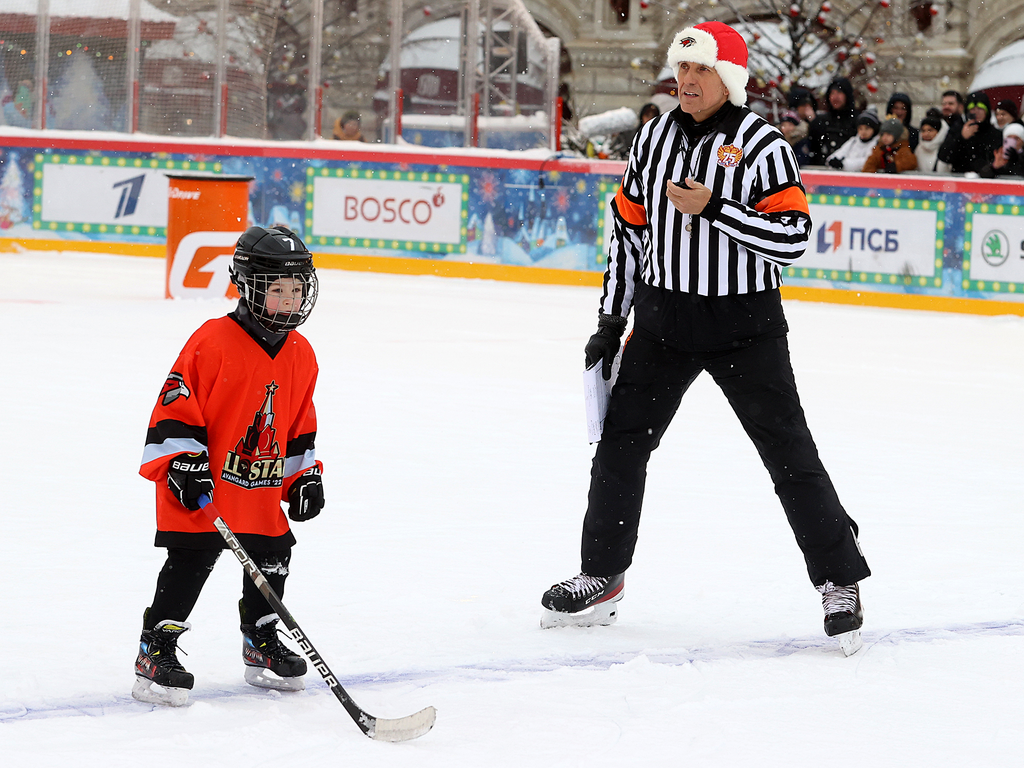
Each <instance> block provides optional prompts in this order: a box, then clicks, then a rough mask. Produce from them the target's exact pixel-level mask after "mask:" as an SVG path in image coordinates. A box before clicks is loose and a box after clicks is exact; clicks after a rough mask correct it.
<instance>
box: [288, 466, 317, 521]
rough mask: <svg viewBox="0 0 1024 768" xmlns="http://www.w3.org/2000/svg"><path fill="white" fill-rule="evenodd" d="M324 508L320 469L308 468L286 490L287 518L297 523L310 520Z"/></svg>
mask: <svg viewBox="0 0 1024 768" xmlns="http://www.w3.org/2000/svg"><path fill="white" fill-rule="evenodd" d="M323 508H324V484H323V482H322V481H321V480H320V467H310V468H309V469H307V470H306V471H305V472H303V473H302V476H301V477H299V479H298V480H296V481H295V482H294V483H292V487H291V488H290V489H289V490H288V517H290V518H291V519H292V520H294V521H295V522H297V523H301V522H304V521H306V520H312V519H313V518H314V517H316V516H317V515H319V514H320V510H321V509H323Z"/></svg>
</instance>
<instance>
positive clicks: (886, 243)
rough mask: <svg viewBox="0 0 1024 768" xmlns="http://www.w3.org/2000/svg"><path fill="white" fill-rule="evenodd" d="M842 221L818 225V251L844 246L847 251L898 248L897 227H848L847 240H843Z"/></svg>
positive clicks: (887, 250) (831, 250) (835, 249)
mask: <svg viewBox="0 0 1024 768" xmlns="http://www.w3.org/2000/svg"><path fill="white" fill-rule="evenodd" d="M843 229H844V227H843V222H842V221H841V220H837V221H833V222H827V221H826V222H825V223H823V224H822V225H821V226H820V227H818V253H829V252H833V253H834V252H835V251H838V250H839V248H840V247H845V248H846V249H847V250H849V251H874V252H876V253H878V252H882V251H884V252H888V253H891V252H893V251H898V250H899V249H900V242H899V234H900V231H899V230H898V229H878V228H872V229H868V228H867V227H849V228H847V229H848V232H849V238H848V241H846V242H844V240H843Z"/></svg>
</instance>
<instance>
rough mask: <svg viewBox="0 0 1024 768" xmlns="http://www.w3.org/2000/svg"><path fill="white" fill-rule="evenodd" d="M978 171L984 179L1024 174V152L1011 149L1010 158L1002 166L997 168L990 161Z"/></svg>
mask: <svg viewBox="0 0 1024 768" xmlns="http://www.w3.org/2000/svg"><path fill="white" fill-rule="evenodd" d="M978 173H979V175H980V176H981V177H982V178H983V179H994V178H997V177H999V176H1011V177H1012V176H1018V177H1019V176H1024V154H1021V153H1020V152H1018V151H1017V150H1015V149H1011V150H1010V158H1009V160H1007V162H1006V165H1004V166H1003V167H1002V168H995V167H994V166H993V165H992V163H989V164H988V165H986V166H984V167H983V168H982V169H981V170H980V171H979V172H978Z"/></svg>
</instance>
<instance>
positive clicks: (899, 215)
mask: <svg viewBox="0 0 1024 768" xmlns="http://www.w3.org/2000/svg"><path fill="white" fill-rule="evenodd" d="M883 199H884V198H883ZM859 200H860V199H859V198H857V201H858V202H857V203H856V204H854V205H847V204H839V205H821V204H818V203H812V204H810V206H809V207H810V212H811V221H812V222H813V230H812V232H811V240H810V242H809V243H808V247H807V251H806V252H805V254H804V255H803V256H802V257H801V258H800V260H799V261H798V262H797V263H796V268H797V269H800V268H804V269H813V270H823V271H825V272H827V273H829V274H831V273H832V272H838V273H843V274H860V273H864V274H867V275H898V276H901V277H932V276H934V275H936V274H937V273H938V272H940V271H941V268H942V231H941V226H942V225H941V223H940V221H941V220H940V211H939V210H937V209H936V206H934V205H930V206H928V209H927V210H923V209H921V208H917V207H915V208H908V207H906V204H905V203H904V205H903V206H901V207H900V208H899V209H894V208H881V207H877V205H861V204H860V202H859ZM890 204H891V201H890Z"/></svg>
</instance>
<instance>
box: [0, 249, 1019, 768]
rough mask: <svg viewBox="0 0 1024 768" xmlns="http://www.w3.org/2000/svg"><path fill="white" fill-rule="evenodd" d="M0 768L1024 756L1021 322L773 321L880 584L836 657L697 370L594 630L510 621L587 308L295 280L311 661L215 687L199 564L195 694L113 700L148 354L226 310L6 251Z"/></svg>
mask: <svg viewBox="0 0 1024 768" xmlns="http://www.w3.org/2000/svg"><path fill="white" fill-rule="evenodd" d="M0 269H2V274H3V275H4V280H3V283H2V286H0V318H2V321H3V327H4V328H5V329H6V331H7V333H6V338H5V344H4V348H5V363H4V365H3V375H2V376H0V403H2V408H0V430H2V431H0V433H2V434H3V435H4V438H5V439H4V440H3V447H2V449H0V450H2V457H0V458H2V460H0V473H2V476H0V480H2V484H3V489H4V493H3V499H4V500H3V514H2V515H0V538H2V541H3V542H4V550H3V551H4V558H3V560H4V566H5V567H4V590H3V595H4V596H3V606H4V609H5V610H4V619H5V622H4V626H3V629H0V638H2V640H0V680H2V681H3V683H2V689H0V690H2V693H0V755H2V757H0V761H2V763H3V765H4V766H19V767H20V766H32V767H33V768H36V767H39V768H43V767H46V766H57V767H60V768H65V767H66V766H70V765H75V766H104V767H105V768H110V767H119V766H126V767H127V766H131V767H132V768H137V766H139V765H145V764H153V763H157V762H173V763H175V764H178V763H181V764H187V765H192V766H214V765H216V766H226V767H230V766H239V767H241V766H245V767H247V768H248V767H250V766H257V765H291V766H337V765H350V766H416V767H417V768H429V767H432V766H437V767H441V766H444V767H445V768H451V767H453V766H460V767H461V766H467V767H468V766H482V765H486V766H489V767H492V768H497V767H499V766H515V767H516V768H522V767H524V766H586V767H587V768H590V767H594V766H616V767H617V768H618V767H620V766H728V767H734V766H758V767H759V768H763V767H768V766H786V767H787V768H800V767H802V766H808V767H809V768H816V767H817V766H823V765H829V766H840V767H842V766H901V767H902V766H967V765H982V766H1019V765H1021V754H1020V750H1021V744H1022V741H1024V694H1022V692H1021V683H1022V681H1024V560H1022V557H1021V551H1022V543H1024V514H1022V513H1024V509H1022V506H1024V505H1022V502H1021V500H1022V499H1024V472H1022V471H1021V445H1022V439H1024V438H1022V437H1021V435H1022V431H1024V430H1022V427H1024V396H1022V395H1024V357H1022V355H1021V350H1022V349H1024V319H1021V318H1017V317H981V316H972V315H956V314H939V313H931V312H913V311H901V310H892V309H876V308H858V307H849V306H838V305H826V304H812V303H802V302H787V303H786V311H787V314H788V317H789V322H790V325H791V334H790V343H791V347H792V352H793V361H794V367H795V370H796V375H797V379H798V382H799V385H800V392H801V395H802V399H803V403H804V406H805V409H806V411H807V413H808V419H809V423H810V425H811V429H812V431H813V433H814V435H815V439H816V441H817V443H818V446H819V448H820V451H821V454H822V457H823V459H824V462H825V465H826V466H827V467H828V469H829V471H830V473H831V475H832V478H833V480H834V482H835V484H836V486H837V488H838V490H839V493H840V497H841V498H842V500H843V502H844V505H845V506H846V507H847V509H848V510H849V511H850V513H851V515H852V516H853V517H854V518H855V519H856V520H857V521H858V522H859V523H860V526H861V534H862V535H861V543H862V545H863V547H864V550H865V553H866V555H867V558H868V561H869V562H870V564H871V566H872V569H873V571H874V575H873V576H872V577H871V578H870V579H868V580H866V581H865V582H864V583H863V600H864V603H865V612H866V618H865V620H866V624H865V630H864V638H865V641H866V642H865V647H864V648H863V650H861V651H860V652H859V653H857V654H856V655H855V656H852V657H850V658H848V659H847V658H844V657H843V656H842V654H841V653H840V652H839V650H838V648H837V646H836V644H835V641H834V640H829V639H828V638H826V637H825V636H824V634H823V632H822V626H821V623H822V615H821V609H820V602H819V597H818V594H817V593H816V592H815V591H814V589H813V588H812V587H811V585H810V584H809V582H808V581H807V578H806V573H805V571H804V568H803V563H802V558H801V557H800V554H799V552H798V550H797V548H796V545H795V543H794V542H793V539H792V535H791V533H790V531H789V529H788V527H787V525H786V523H785V519H784V516H783V513H782V509H781V507H780V505H779V503H778V501H777V499H776V498H775V496H774V494H773V492H772V488H771V485H770V482H769V480H768V477H767V473H766V472H765V470H764V468H763V466H762V465H761V464H760V462H759V460H758V458H757V455H756V453H755V451H754V449H753V447H752V446H751V444H750V443H749V442H748V440H747V439H746V437H745V436H744V435H743V433H742V430H741V429H740V426H739V424H738V422H737V421H736V419H735V417H734V416H733V415H732V413H731V412H730V411H729V408H728V405H727V404H726V402H725V400H724V398H723V397H722V396H721V394H720V393H719V392H718V390H717V389H716V388H715V386H714V384H713V383H712V382H711V381H710V379H709V378H708V377H706V376H705V377H701V378H700V379H698V381H697V383H696V384H695V385H694V386H693V388H692V389H691V391H690V392H689V393H688V394H687V396H686V398H685V399H684V401H683V405H682V407H681V409H680V411H679V414H678V415H677V417H676V419H675V421H674V423H673V424H672V426H671V428H670V429H669V432H668V434H667V436H666V438H665V440H664V442H663V444H662V446H661V447H660V448H659V449H658V451H657V452H656V453H655V455H654V457H653V459H652V462H651V466H650V477H649V482H648V492H647V498H646V503H645V510H644V518H643V521H642V524H641V530H640V542H639V546H638V550H637V556H636V563H635V565H634V566H633V568H631V569H630V571H629V573H628V575H627V579H626V593H625V599H624V600H623V601H622V603H620V607H621V611H620V618H619V621H618V623H617V624H616V625H614V626H611V627H604V628H594V629H588V630H573V629H554V630H544V631H542V630H541V629H539V626H538V623H539V616H540V610H541V608H540V596H541V593H542V592H543V591H544V589H546V588H547V587H548V586H550V585H551V584H552V583H554V582H555V581H559V580H561V579H564V578H567V577H569V576H571V575H573V574H574V573H576V571H577V570H578V567H579V560H578V557H579V537H580V525H581V522H582V516H583V512H584V509H585V504H586V493H587V486H588V480H589V465H590V458H591V456H592V448H591V447H590V446H588V445H587V442H586V427H585V420H584V411H583V398H582V381H581V378H582V368H583V344H584V343H585V341H586V339H587V337H588V336H589V334H590V333H592V332H593V329H594V321H595V314H596V310H597V304H598V298H599V297H598V291H599V289H596V288H580V287H561V286H539V285H522V284H513V283H500V282H489V281H482V280H454V279H440V278H433V277H418V276H396V275H386V274H364V273H355V272H342V271H331V270H321V273H320V279H321V294H320V299H319V303H318V305H317V307H316V309H315V311H314V313H313V315H312V318H311V319H310V321H309V322H308V323H307V324H306V325H305V326H303V332H304V333H305V334H306V335H307V336H308V337H309V338H310V340H311V341H312V343H313V346H314V348H315V349H316V351H317V354H318V357H319V361H320V366H321V374H320V380H319V385H318V389H317V396H316V404H317V412H318V417H319V428H320V432H319V436H318V439H317V451H318V456H319V457H320V458H321V459H322V460H323V461H324V464H325V475H324V483H325V489H326V498H327V507H326V509H325V510H324V512H323V513H322V514H321V515H320V516H319V517H318V518H316V519H315V520H312V521H309V522H306V523H301V524H296V525H295V531H296V536H297V537H298V539H299V544H298V546H297V547H296V548H295V551H294V557H293V560H292V568H291V571H292V575H291V577H290V579H289V582H288V589H287V592H286V593H285V595H284V600H285V603H286V605H287V606H288V608H289V609H290V610H291V612H292V613H293V615H294V616H295V618H296V620H297V621H298V622H299V624H300V625H301V627H302V628H303V630H304V631H305V632H306V633H307V634H308V635H309V637H310V639H311V640H312V641H313V643H314V644H315V645H316V647H317V649H318V650H319V651H320V652H321V654H322V655H323V656H324V658H325V659H326V660H327V662H328V664H329V665H330V666H331V668H332V669H333V670H334V671H335V672H336V673H337V674H338V676H339V678H340V679H341V682H342V684H343V685H344V686H345V687H346V689H347V690H348V692H349V693H350V694H351V695H352V696H353V698H354V699H355V700H356V701H357V702H358V703H359V704H360V705H361V706H362V707H363V708H365V709H366V710H368V711H369V712H370V713H372V714H374V715H377V716H380V717H400V716H403V715H407V714H411V713H412V712H415V711H417V710H419V709H421V708H422V707H424V706H427V705H433V706H435V707H437V709H438V719H437V724H436V726H435V728H434V730H433V731H432V732H430V733H429V734H427V735H426V736H424V737H422V738H420V739H418V740H417V741H414V742H409V743H406V744H401V745H393V744H381V743H377V742H373V741H370V740H369V739H367V738H366V737H365V736H363V735H362V734H361V733H360V732H359V730H358V729H357V728H356V727H355V725H354V724H353V723H352V722H351V720H350V719H349V718H348V716H347V715H346V714H345V712H344V710H343V709H342V707H341V706H340V704H339V703H338V702H337V700H336V699H335V698H334V697H333V696H332V695H331V694H330V692H329V691H328V690H327V688H326V687H325V686H324V684H323V683H322V682H321V681H320V680H319V679H318V678H317V675H316V674H315V673H314V672H311V673H310V674H309V675H308V676H307V690H306V691H305V692H302V693H295V694H282V693H279V692H268V691H262V690H257V689H255V688H252V687H250V686H247V685H246V684H245V683H244V681H243V679H242V673H243V665H242V661H241V657H240V652H241V638H240V634H239V632H238V615H237V610H236V607H235V605H236V602H237V600H238V596H239V592H240V585H241V580H242V578H243V575H242V571H241V568H240V566H239V565H238V563H237V562H236V561H235V560H234V559H233V558H231V556H230V555H229V554H225V555H224V556H223V557H222V558H221V560H220V562H219V564H218V565H217V568H216V569H215V570H214V573H213V575H212V576H211V578H210V581H209V583H208V584H207V587H206V590H205V591H204V593H203V595H202V597H201V598H200V601H199V604H198V606H197V607H196V610H195V611H194V612H193V614H192V616H191V617H190V620H191V622H192V624H193V627H194V629H193V630H192V631H191V632H189V633H187V634H186V635H185V636H184V638H183V639H182V641H181V647H182V648H183V649H184V650H185V651H186V652H187V655H183V656H182V657H181V658H182V660H183V661H184V663H185V665H186V667H187V668H188V669H189V671H191V672H193V673H194V674H195V676H196V686H195V689H194V691H193V696H192V700H191V703H190V705H189V706H187V707H184V708H182V709H179V710H170V709H160V708H154V707H152V706H147V705H143V704H140V703H139V702H135V701H133V700H132V699H131V698H130V696H129V691H130V689H131V685H132V682H133V675H132V662H133V660H134V657H135V653H136V648H137V640H138V633H139V628H140V624H141V619H142V611H143V609H144V608H145V607H146V605H148V602H149V600H150V598H151V597H152V591H153V586H154V582H155V579H156V574H157V571H158V569H159V567H160V565H161V564H162V562H163V551H162V550H158V549H156V548H154V547H153V546H152V540H153V525H154V513H153V489H152V486H151V485H150V484H149V483H148V482H147V481H145V480H143V479H142V478H141V477H139V476H138V474H137V467H138V463H139V458H140V456H141V453H142V447H143V441H144V437H145V432H146V425H147V422H148V418H149V414H150V411H151V408H152V406H153V403H154V402H155V398H156V397H157V394H158V393H159V390H160V386H161V384H162V383H163V381H164V377H165V375H166V373H167V371H168V370H169V366H170V365H171V363H172V362H173V360H174V359H175V356H176V354H177V352H178V351H179V349H180V348H181V347H182V345H183V344H184V343H185V340H186V339H187V338H188V336H189V335H190V334H191V333H192V331H193V330H195V329H196V328H197V327H198V326H199V325H200V324H201V323H202V322H203V321H204V320H206V319H208V318H210V317H214V316H218V315H221V314H224V313H225V312H227V311H228V310H229V309H230V307H231V304H230V303H229V302H228V301H226V300H206V301H203V300H190V301H166V300H164V299H163V298H162V295H163V274H164V264H163V263H162V262H161V261H160V260H157V259H141V258H130V257H119V256H105V255H90V254H75V253H40V252H28V253H21V254H0Z"/></svg>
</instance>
